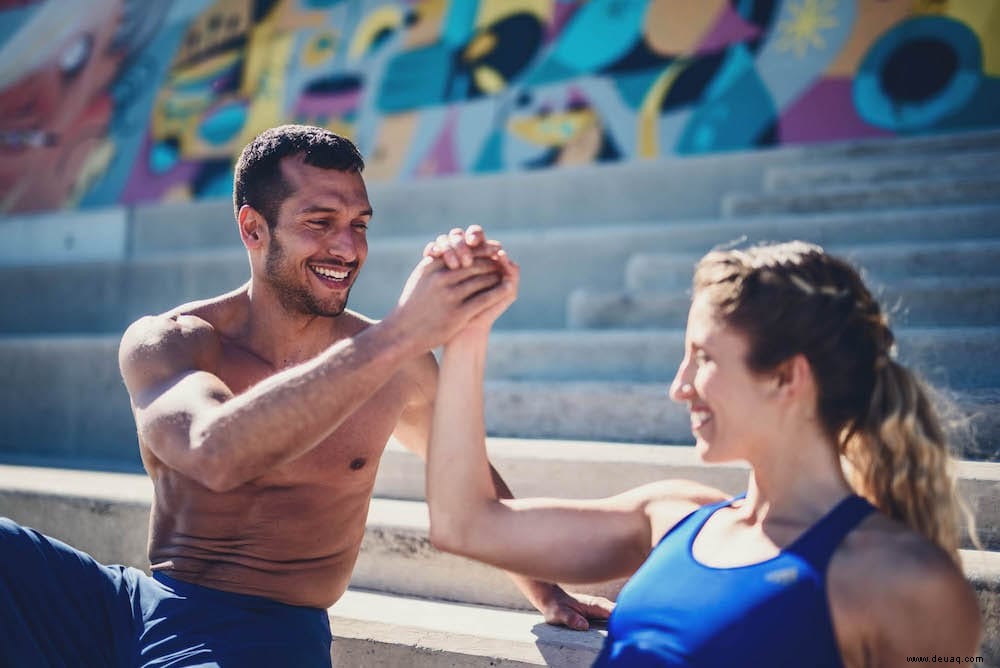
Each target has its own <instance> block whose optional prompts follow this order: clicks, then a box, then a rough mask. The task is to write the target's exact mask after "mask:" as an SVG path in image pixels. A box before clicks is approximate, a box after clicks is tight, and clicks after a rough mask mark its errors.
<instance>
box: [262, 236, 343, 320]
mask: <svg viewBox="0 0 1000 668" xmlns="http://www.w3.org/2000/svg"><path fill="white" fill-rule="evenodd" d="M307 271H309V269H307ZM264 280H265V282H267V284H268V285H270V286H271V289H272V290H274V293H275V295H277V297H278V301H279V302H280V303H281V306H282V308H284V309H285V310H286V311H288V312H290V313H301V314H304V315H315V316H320V317H324V318H335V317H337V316H339V315H340V314H342V313H343V312H344V309H346V308H347V300H348V298H349V297H350V288H348V290H347V292H346V293H345V294H344V298H343V300H342V301H341V302H340V303H339V304H337V305H332V306H331V305H327V304H324V303H323V302H321V301H320V300H319V299H317V298H316V296H315V295H314V294H313V293H312V292H311V291H310V290H309V288H308V287H306V286H305V285H303V284H302V283H301V282H300V281H298V280H297V276H296V275H295V272H294V269H293V268H292V267H290V266H288V265H286V264H285V247H284V246H282V245H281V242H279V241H278V237H277V235H276V234H274V231H272V232H271V245H270V246H269V247H268V250H267V257H266V258H265V260H264ZM352 287H353V286H352Z"/></svg>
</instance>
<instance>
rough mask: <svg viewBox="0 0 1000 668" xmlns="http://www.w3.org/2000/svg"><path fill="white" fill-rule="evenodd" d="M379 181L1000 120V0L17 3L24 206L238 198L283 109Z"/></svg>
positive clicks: (13, 162)
mask: <svg viewBox="0 0 1000 668" xmlns="http://www.w3.org/2000/svg"><path fill="white" fill-rule="evenodd" d="M290 121H295V122H309V123H314V124H321V125H325V126H328V127H330V128H332V129H333V130H335V131H338V132H341V133H343V134H346V135H348V136H350V137H352V138H354V139H355V140H356V141H357V142H358V144H359V146H360V147H361V149H362V151H363V153H364V154H365V156H366V159H367V161H368V171H367V174H368V176H369V178H370V179H373V180H413V179H421V178H425V177H432V176H439V175H446V174H473V173H488V172H501V171H505V172H511V171H523V170H529V169H533V168H540V167H551V166H566V165H573V164H581V163H600V162H621V161H638V160H642V159H645V158H653V157H662V156H669V155H690V154H703V153H713V152H720V151H730V150H746V149H754V148H758V147H766V146H773V145H780V144H801V143H813V142H826V141H832V140H841V139H854V138H865V137H872V136H885V135H895V134H926V133H935V132H944V131H954V130H957V129H964V128H974V127H987V126H990V125H993V126H997V125H1000V1H998V0H934V1H931V0H919V1H915V0H590V1H589V2H584V1H583V0H0V213H3V212H19V211H30V210H50V209H55V208H60V207H65V206H70V207H91V206H109V205H114V204H133V203H137V202H149V201H156V202H167V201H177V200H187V199H201V198H211V197H216V196H228V195H229V192H230V189H231V163H232V160H233V157H234V156H235V155H236V154H237V153H238V151H239V149H240V148H241V147H242V145H243V144H244V143H245V142H246V140H247V139H248V138H249V137H251V136H252V135H253V134H254V133H256V132H257V131H259V130H260V129H262V128H264V127H267V126H270V125H274V124H277V123H280V122H290Z"/></svg>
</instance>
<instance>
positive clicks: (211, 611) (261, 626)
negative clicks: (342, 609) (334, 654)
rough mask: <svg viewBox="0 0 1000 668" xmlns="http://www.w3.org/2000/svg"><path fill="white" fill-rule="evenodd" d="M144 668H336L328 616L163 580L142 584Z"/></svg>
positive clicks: (141, 653) (141, 660)
mask: <svg viewBox="0 0 1000 668" xmlns="http://www.w3.org/2000/svg"><path fill="white" fill-rule="evenodd" d="M138 591H139V598H140V600H141V602H142V603H141V605H142V610H143V625H144V628H143V630H142V632H141V634H140V638H139V665H140V666H143V667H149V668H153V667H154V666H156V667H159V666H171V667H172V668H181V667H184V668H194V667H196V666H197V667H205V668H209V667H215V666H222V667H228V666H240V668H244V667H246V668H256V667H258V666H260V667H268V668H270V667H272V666H297V667H299V666H301V667H302V668H329V666H330V626H329V621H328V617H327V615H326V611H325V610H316V609H310V608H297V607H294V606H288V605H283V604H280V603H276V602H274V601H269V600H267V599H263V598H259V597H256V596H245V595H241V594H231V593H228V592H222V591H218V590H214V589H207V588H205V587H199V586H197V585H192V584H189V583H186V582H181V581H179V580H176V579H174V578H169V577H167V576H164V575H156V576H154V578H145V579H143V580H142V582H141V584H140V587H139V589H138Z"/></svg>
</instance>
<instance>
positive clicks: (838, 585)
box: [827, 513, 981, 665]
mask: <svg viewBox="0 0 1000 668" xmlns="http://www.w3.org/2000/svg"><path fill="white" fill-rule="evenodd" d="M827 586H828V591H829V597H830V601H831V606H832V608H833V610H834V613H835V617H837V619H836V622H837V626H838V628H839V629H841V630H845V631H846V630H848V629H852V628H853V629H855V630H856V631H857V635H858V636H859V637H864V644H865V645H866V646H868V647H867V652H868V653H871V652H874V653H876V654H877V655H878V656H881V657H883V658H885V659H887V660H888V659H890V658H897V657H898V658H899V660H900V661H902V660H903V656H906V655H910V656H916V655H924V654H927V653H928V652H931V653H937V654H938V655H945V654H948V655H954V654H957V653H958V652H959V650H962V651H966V652H969V653H974V650H975V648H976V646H977V645H978V642H979V634H980V627H981V620H980V611H979V604H978V601H977V599H976V596H975V592H974V591H973V589H972V587H971V586H970V585H969V583H968V581H967V580H966V579H965V575H964V574H963V572H962V570H961V568H960V566H959V565H958V564H956V563H955V561H954V560H953V559H952V558H951V556H950V555H949V554H948V553H947V552H945V551H944V550H943V549H941V548H940V547H938V546H937V545H934V544H933V543H931V542H930V541H929V540H927V539H926V538H924V537H923V536H921V535H919V534H918V533H916V532H915V531H913V530H911V529H909V528H907V527H905V526H904V525H902V524H901V523H899V522H897V521H895V520H892V519H890V518H888V517H886V516H884V515H882V514H880V513H875V514H873V515H872V516H871V517H869V518H868V519H867V520H865V521H864V522H863V523H862V524H861V525H860V526H859V527H858V528H857V529H855V530H854V531H852V532H851V533H850V534H849V535H848V537H847V538H846V539H845V540H844V543H843V544H842V545H841V547H840V548H839V549H838V550H837V552H836V553H835V554H834V557H833V560H832V561H831V563H830V570H829V573H828V575H827ZM880 665H881V664H880Z"/></svg>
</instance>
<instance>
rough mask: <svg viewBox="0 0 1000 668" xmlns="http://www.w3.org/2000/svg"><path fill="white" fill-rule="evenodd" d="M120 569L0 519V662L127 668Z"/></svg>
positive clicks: (131, 643) (130, 634)
mask: <svg viewBox="0 0 1000 668" xmlns="http://www.w3.org/2000/svg"><path fill="white" fill-rule="evenodd" d="M122 571H123V569H122V568H121V567H113V566H103V565H101V564H99V563H97V562H96V561H94V560H93V559H92V558H91V557H90V556H89V555H87V554H86V553H84V552H81V551H80V550H77V549H75V548H73V547H71V546H69V545H66V544H65V543H63V542H61V541H58V540H56V539H54V538H50V537H48V536H45V535H43V534H41V533H39V532H37V531H34V530H33V529H30V528H27V527H22V526H21V525H19V524H17V523H15V522H13V521H11V520H9V519H7V518H0V619H2V620H3V624H0V665H3V666H8V665H9V666H125V665H129V664H130V662H131V660H132V658H133V657H134V651H135V640H134V639H135V625H134V621H133V617H132V612H131V604H130V601H129V593H128V591H127V589H126V587H125V583H124V580H123V578H122Z"/></svg>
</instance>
